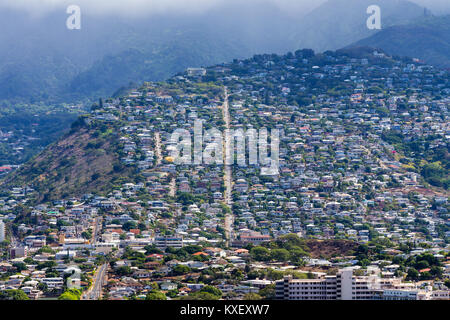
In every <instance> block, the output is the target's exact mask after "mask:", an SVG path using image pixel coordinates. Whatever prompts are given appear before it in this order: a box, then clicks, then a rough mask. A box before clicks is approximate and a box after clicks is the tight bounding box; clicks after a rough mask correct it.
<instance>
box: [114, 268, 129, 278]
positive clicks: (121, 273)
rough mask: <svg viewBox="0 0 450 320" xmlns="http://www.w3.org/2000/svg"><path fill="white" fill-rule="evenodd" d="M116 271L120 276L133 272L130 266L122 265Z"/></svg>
mask: <svg viewBox="0 0 450 320" xmlns="http://www.w3.org/2000/svg"><path fill="white" fill-rule="evenodd" d="M115 273H116V274H117V275H119V276H128V275H130V274H132V273H133V271H132V270H131V268H130V267H129V266H121V267H118V268H117V269H116V270H115Z"/></svg>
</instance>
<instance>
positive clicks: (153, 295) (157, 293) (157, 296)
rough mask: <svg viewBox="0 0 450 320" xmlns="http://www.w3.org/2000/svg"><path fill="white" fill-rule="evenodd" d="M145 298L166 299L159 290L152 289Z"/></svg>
mask: <svg viewBox="0 0 450 320" xmlns="http://www.w3.org/2000/svg"><path fill="white" fill-rule="evenodd" d="M145 300H167V297H166V295H165V294H164V293H162V292H161V291H156V290H155V291H152V292H150V293H149V294H147V296H146V297H145Z"/></svg>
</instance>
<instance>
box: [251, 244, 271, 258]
mask: <svg viewBox="0 0 450 320" xmlns="http://www.w3.org/2000/svg"><path fill="white" fill-rule="evenodd" d="M250 255H251V256H252V258H253V259H255V260H257V261H268V260H269V259H270V251H269V249H267V248H264V247H253V248H252V249H251V250H250Z"/></svg>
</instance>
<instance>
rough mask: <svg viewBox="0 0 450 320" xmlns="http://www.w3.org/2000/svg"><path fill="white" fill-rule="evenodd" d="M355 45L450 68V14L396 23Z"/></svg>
mask: <svg viewBox="0 0 450 320" xmlns="http://www.w3.org/2000/svg"><path fill="white" fill-rule="evenodd" d="M355 46H370V47H373V48H380V49H382V50H384V51H385V52H387V53H389V54H391V55H397V56H408V57H412V58H419V59H420V60H422V61H425V62H426V63H430V64H433V65H435V66H438V67H444V68H450V15H448V16H444V17H429V18H427V19H424V20H422V21H420V22H416V23H411V24H405V25H398V26H392V27H389V28H386V29H384V30H381V31H380V32H378V33H376V34H375V35H372V36H370V37H368V38H366V39H363V40H360V41H357V42H355V43H354V44H352V45H351V47H355Z"/></svg>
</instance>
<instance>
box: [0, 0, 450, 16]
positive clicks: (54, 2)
mask: <svg viewBox="0 0 450 320" xmlns="http://www.w3.org/2000/svg"><path fill="white" fill-rule="evenodd" d="M231 1H235V2H237V3H239V1H245V2H247V3H248V2H249V1H252V2H254V3H255V5H258V4H259V5H261V3H264V2H270V3H272V4H275V5H277V6H278V7H280V8H281V9H282V10H286V11H288V12H291V13H292V12H294V13H295V12H298V13H303V14H304V13H306V12H308V11H310V10H312V9H313V8H314V7H316V6H318V5H320V4H321V3H323V2H325V1H326V0H0V8H1V7H7V8H19V9H26V10H28V11H31V12H33V13H42V12H47V11H49V10H63V9H64V8H66V7H67V6H68V5H71V4H76V5H79V6H80V7H81V9H82V10H83V11H88V12H89V13H93V14H101V13H107V14H111V13H112V14H127V15H136V14H137V15H139V14H151V13H165V12H177V13H186V14H187V13H198V12H204V11H207V10H208V9H211V8H214V7H215V6H218V5H221V4H224V3H230V2H231ZM410 1H412V2H415V3H417V4H419V5H422V6H426V7H427V8H429V9H431V10H432V11H433V12H434V13H437V14H439V13H450V0H410Z"/></svg>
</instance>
